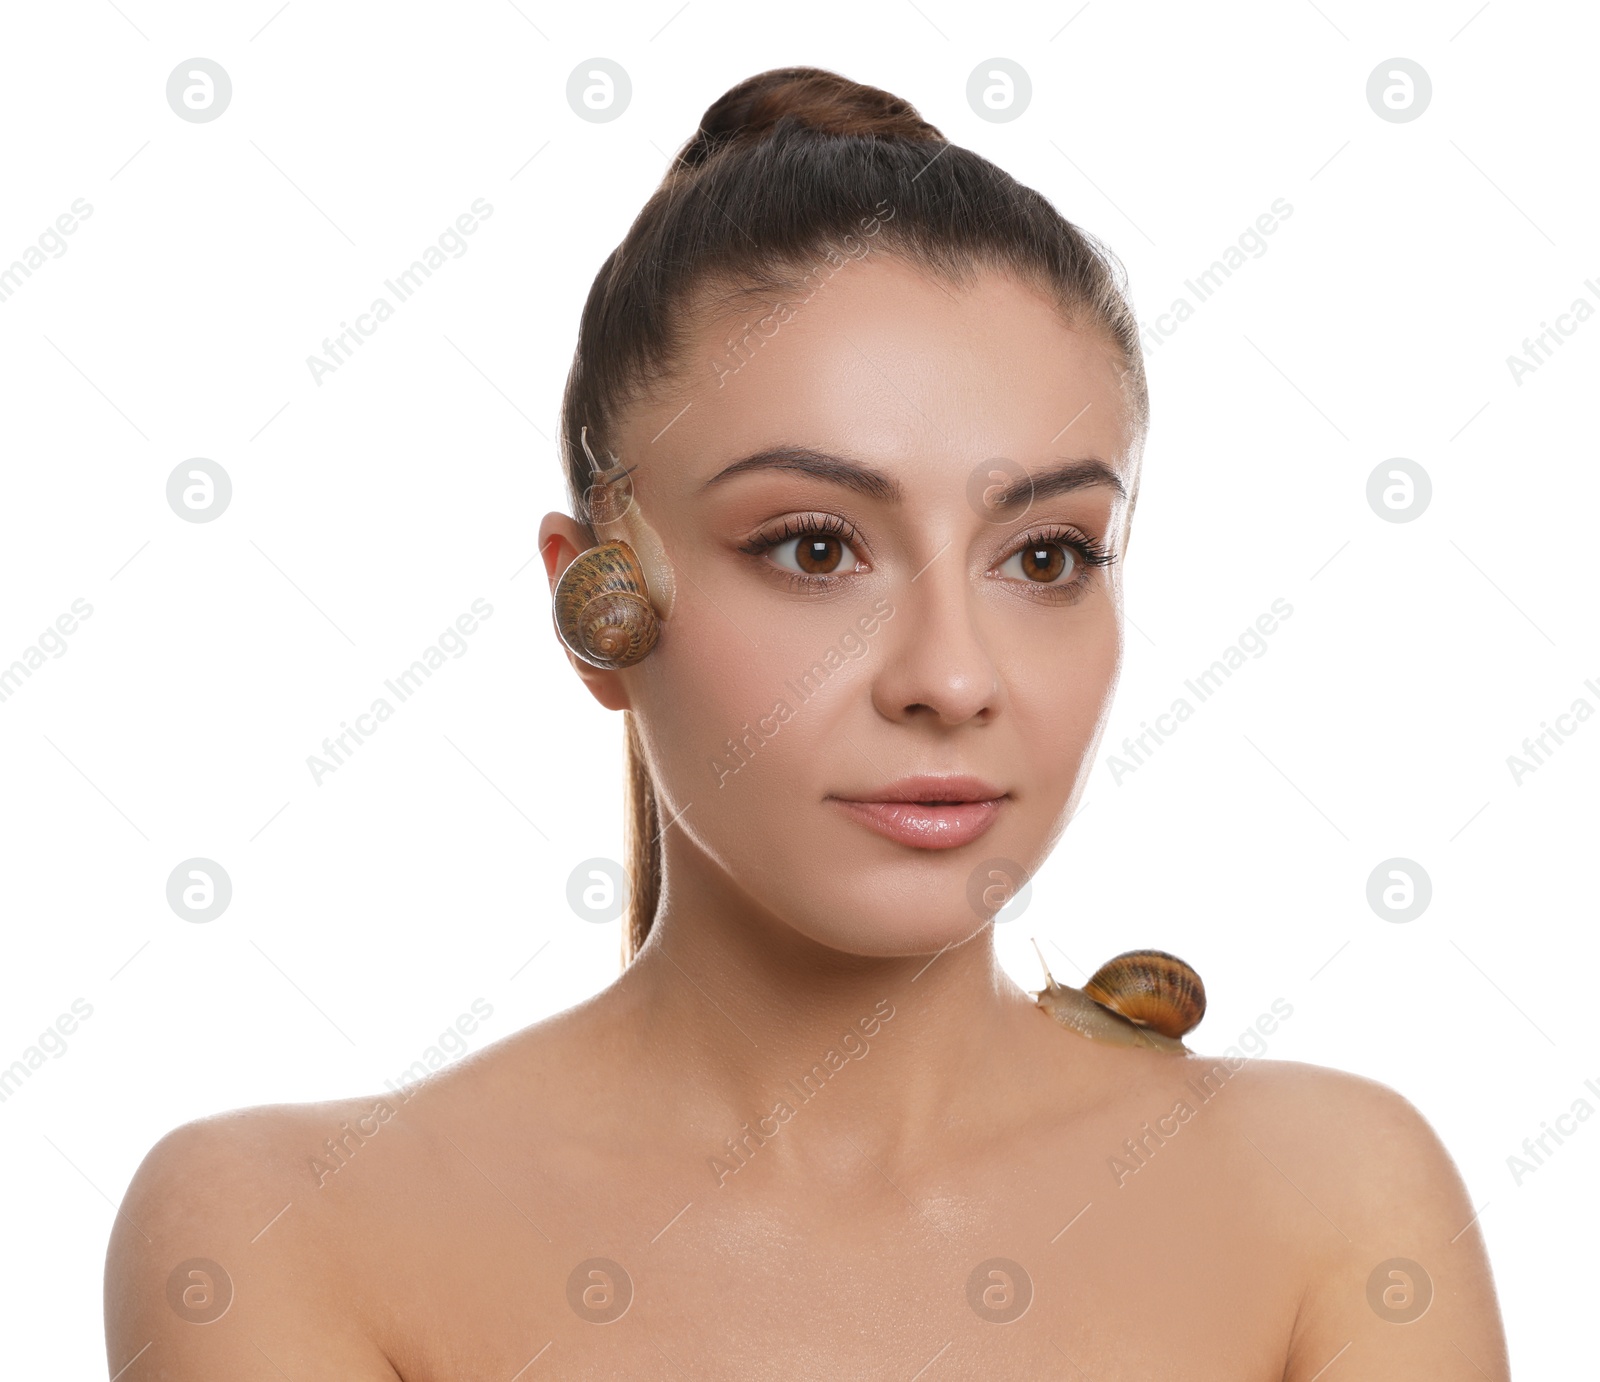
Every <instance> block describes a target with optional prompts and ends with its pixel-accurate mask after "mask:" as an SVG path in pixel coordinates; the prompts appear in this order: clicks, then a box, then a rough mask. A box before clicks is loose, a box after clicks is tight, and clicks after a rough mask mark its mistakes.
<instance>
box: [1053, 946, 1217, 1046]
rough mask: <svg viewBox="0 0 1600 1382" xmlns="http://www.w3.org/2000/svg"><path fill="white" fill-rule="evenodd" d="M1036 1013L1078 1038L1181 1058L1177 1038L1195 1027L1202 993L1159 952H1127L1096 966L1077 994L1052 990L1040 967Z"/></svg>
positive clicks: (1202, 1009)
mask: <svg viewBox="0 0 1600 1382" xmlns="http://www.w3.org/2000/svg"><path fill="white" fill-rule="evenodd" d="M1033 948H1034V949H1035V950H1038V951H1039V963H1040V964H1042V965H1044V977H1045V987H1044V988H1043V989H1042V990H1041V991H1040V992H1039V993H1038V994H1037V995H1036V1001H1037V1003H1038V1005H1039V1007H1040V1008H1041V1009H1043V1010H1044V1011H1045V1012H1046V1013H1048V1014H1049V1015H1050V1016H1051V1017H1052V1018H1054V1019H1055V1021H1057V1022H1059V1023H1060V1024H1061V1025H1062V1026H1063V1027H1068V1028H1071V1030H1073V1031H1074V1032H1077V1033H1078V1034H1079V1035H1080V1036H1086V1037H1090V1038H1093V1039H1095V1040H1099V1041H1109V1042H1112V1043H1113V1044H1115V1045H1118V1046H1146V1047H1150V1048H1152V1049H1154V1050H1157V1051H1174V1052H1176V1051H1182V1052H1187V1051H1188V1049H1189V1048H1188V1047H1187V1046H1185V1045H1184V1044H1183V1042H1182V1041H1181V1040H1179V1038H1180V1037H1182V1036H1183V1035H1184V1034H1185V1033H1186V1032H1190V1031H1193V1030H1194V1028H1196V1027H1198V1026H1199V1025H1200V1019H1201V1018H1202V1017H1204V1016H1205V1013H1206V990H1205V985H1204V984H1202V983H1201V982H1200V976H1199V975H1198V974H1196V973H1195V972H1194V970H1193V969H1192V968H1190V966H1189V965H1187V964H1185V963H1184V962H1183V961H1182V960H1180V959H1179V958H1178V957H1177V956H1176V955H1169V954H1167V952H1166V951H1165V950H1128V951H1125V952H1123V953H1122V954H1121V955H1118V956H1115V957H1114V958H1113V959H1110V960H1107V961H1106V962H1105V964H1103V965H1101V966H1100V968H1099V969H1097V970H1096V971H1095V972H1094V974H1093V975H1091V976H1090V979H1089V982H1088V983H1086V984H1085V985H1084V986H1083V987H1082V988H1081V989H1075V988H1072V987H1070V986H1069V985H1067V984H1058V983H1057V982H1056V980H1055V977H1054V976H1053V975H1052V974H1051V973H1050V966H1049V965H1048V964H1045V958H1044V951H1042V950H1039V942H1038V941H1034V943H1033Z"/></svg>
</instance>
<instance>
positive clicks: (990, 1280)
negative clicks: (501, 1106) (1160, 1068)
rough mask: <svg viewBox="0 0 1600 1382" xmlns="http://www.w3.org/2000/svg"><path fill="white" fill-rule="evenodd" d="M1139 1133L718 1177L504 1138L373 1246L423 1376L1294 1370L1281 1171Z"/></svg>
mask: <svg viewBox="0 0 1600 1382" xmlns="http://www.w3.org/2000/svg"><path fill="white" fill-rule="evenodd" d="M1115 1127H1116V1124H1115V1121H1114V1119H1112V1120H1110V1121H1107V1122H1106V1124H1105V1126H1104V1127H1103V1128H1097V1129H1094V1130H1092V1131H1089V1130H1085V1129H1083V1128H1079V1129H1076V1130H1075V1131H1074V1135H1073V1136H1072V1137H1071V1138H1070V1139H1067V1140H1065V1141H1064V1142H1062V1143H1060V1144H1059V1145H1057V1144H1056V1141H1055V1139H1034V1140H1032V1141H1031V1142H1030V1143H1028V1144H1027V1145H1016V1146H1012V1147H1009V1148H1007V1149H1006V1150H1005V1151H1004V1152H1002V1153H999V1154H996V1155H992V1156H989V1157H987V1158H985V1159H984V1160H983V1161H982V1162H981V1164H977V1165H973V1164H970V1163H969V1162H967V1161H965V1160H961V1159H951V1160H941V1159H932V1160H930V1161H929V1162H928V1163H927V1164H926V1165H925V1166H923V1167H922V1168H920V1169H919V1170H917V1171H915V1172H910V1171H908V1170H906V1169H905V1168H898V1167H897V1168H878V1167H873V1166H871V1165H870V1164H864V1165H863V1166H862V1168H861V1171H860V1174H857V1175H850V1176H842V1177H841V1176H834V1175H830V1176H819V1177H816V1178H814V1179H812V1180H807V1179H806V1178H805V1177H803V1176H796V1175H795V1174H793V1171H792V1168H789V1167H782V1166H779V1165H778V1164H777V1159H776V1158H773V1159H771V1161H769V1163H768V1164H766V1165H763V1164H762V1163H761V1162H760V1160H759V1158H754V1159H752V1160H750V1161H749V1162H748V1163H747V1164H746V1165H745V1166H744V1167H742V1168H741V1170H740V1171H739V1173H738V1175H736V1176H734V1177H731V1178H724V1179H723V1180H722V1181H721V1182H720V1183H719V1182H717V1181H716V1180H714V1179H712V1180H707V1181H706V1182H705V1183H704V1184H700V1185H696V1184H695V1183H694V1182H693V1181H692V1180H685V1179H684V1178H683V1176H682V1174H681V1172H680V1171H679V1169H678V1163H677V1159H676V1158H673V1157H665V1156H664V1157H661V1158H651V1157H649V1156H648V1155H643V1154H640V1155H635V1156H625V1157H618V1156H616V1155H614V1154H607V1153H604V1152H601V1151H600V1150H599V1149H596V1148H591V1149H588V1152H587V1153H586V1154H585V1155H583V1156H578V1155H575V1154H574V1153H575V1152H576V1151H577V1149H576V1148H575V1147H573V1146H566V1147H561V1148H557V1147H554V1146H550V1147H546V1148H543V1149H540V1150H539V1151H538V1152H536V1153H534V1154H532V1155H531V1156H527V1155H522V1154H519V1155H516V1156H513V1155H510V1154H509V1153H504V1154H496V1153H490V1154H487V1155H483V1154H480V1156H479V1157H478V1158H475V1161H476V1163H477V1164H476V1165H475V1166H473V1167H472V1168H471V1173H470V1174H467V1175H463V1176H461V1177H459V1178H453V1179H452V1181H451V1183H450V1184H449V1185H447V1186H436V1187H434V1192H433V1193H432V1194H430V1196H429V1197H428V1198H427V1199H426V1200H421V1201H419V1200H418V1199H416V1198H415V1197H413V1198H412V1199H411V1201H410V1204H411V1208H409V1209H408V1210H407V1211H406V1216H405V1226H404V1230H403V1233H402V1235H401V1237H400V1239H399V1240H398V1241H395V1239H394V1237H393V1235H389V1239H388V1246H387V1250H386V1251H385V1252H384V1253H383V1254H382V1258H383V1260H382V1261H381V1262H378V1261H374V1262H373V1264H372V1267H373V1270H374V1271H375V1272H376V1273H377V1276H376V1278H375V1279H374V1280H373V1284H374V1285H375V1286H376V1285H377V1284H378V1282H379V1281H381V1282H382V1283H383V1285H382V1288H381V1290H382V1296H383V1297H384V1300H385V1304H386V1305H387V1306H389V1307H391V1308H389V1309H388V1310H387V1311H382V1312H380V1313H383V1314H385V1315H386V1318H387V1321H388V1323H387V1324H386V1325H385V1327H384V1330H383V1332H384V1334H385V1336H386V1337H384V1338H382V1339H380V1342H381V1343H382V1344H383V1346H384V1347H385V1349H386V1351H387V1352H388V1353H389V1356H390V1357H391V1358H392V1359H394V1360H395V1362H396V1364H397V1366H398V1367H399V1369H400V1371H401V1374H402V1376H403V1377H404V1378H405V1379H406V1382H446V1379H451V1378H456V1377H460V1376H467V1375H478V1374H482V1375H485V1376H493V1375H503V1376H505V1377H512V1376H517V1375H518V1374H519V1370H522V1369H527V1370H526V1371H525V1372H521V1376H522V1377H523V1378H531V1377H534V1376H538V1375H544V1376H559V1377H574V1378H580V1377H588V1376H593V1377H619V1376H631V1375H639V1376H659V1375H661V1371H662V1368H663V1366H664V1361H663V1360H666V1362H669V1363H670V1364H672V1365H673V1367H675V1368H676V1369H678V1370H681V1371H682V1373H683V1374H684V1375H687V1376H694V1377H706V1378H715V1377H722V1376H726V1377H729V1378H734V1377H737V1378H740V1379H742V1382H749V1379H756V1378H764V1377H774V1378H776V1377H780V1376H781V1377H786V1378H790V1377H795V1376H829V1377H834V1376H837V1377H903V1378H911V1377H917V1376H921V1377H923V1378H927V1379H930V1380H931V1379H933V1378H937V1377H941V1376H942V1377H993V1376H1035V1375H1037V1376H1063V1377H1074V1378H1075V1377H1078V1376H1079V1375H1080V1373H1081V1374H1082V1375H1086V1376H1090V1377H1094V1378H1096V1379H1101V1380H1102V1382H1111V1380H1112V1379H1116V1378H1142V1377H1149V1376H1153V1375H1158V1374H1162V1375H1181V1376H1183V1377H1185V1378H1190V1379H1196V1380H1197V1382H1203V1380H1204V1379H1209V1378H1216V1379H1218V1380H1219V1382H1220V1380H1221V1379H1224V1378H1226V1379H1229V1380H1230V1382H1244V1380H1246V1379H1254V1378H1260V1379H1263V1382H1267V1380H1268V1379H1270V1382H1278V1379H1280V1378H1281V1377H1282V1373H1283V1366H1284V1359H1285V1357H1286V1355H1287V1352H1288V1345H1289V1338H1290V1332H1291V1330H1292V1328H1293V1323H1294V1318H1295V1310H1296V1304H1297V1301H1298V1298H1299V1294H1300V1285H1301V1282H1302V1280H1303V1271H1304V1268H1303V1251H1302V1248H1301V1245H1300V1243H1299V1242H1298V1240H1297V1238H1296V1235H1295V1233H1294V1230H1293V1225H1292V1223H1291V1222H1289V1221H1287V1220H1286V1219H1285V1217H1284V1215H1283V1213H1282V1210H1283V1208H1284V1205H1283V1203H1282V1201H1281V1199H1280V1193H1279V1192H1280V1189H1281V1184H1280V1185H1272V1184H1269V1183H1268V1182H1267V1181H1266V1180H1265V1179H1264V1178H1263V1177H1262V1176H1261V1175H1260V1174H1259V1172H1260V1171H1261V1170H1262V1169H1266V1170H1267V1171H1268V1174H1269V1175H1270V1168H1265V1167H1264V1166H1263V1165H1262V1164H1260V1163H1259V1159H1258V1158H1257V1164H1256V1165H1252V1164H1251V1163H1250V1161H1249V1160H1248V1159H1246V1157H1244V1156H1242V1155H1237V1154H1230V1149H1229V1146H1228V1139H1227V1138H1226V1137H1225V1136H1224V1135H1223V1134H1224V1130H1223V1129H1221V1128H1220V1127H1218V1128H1216V1129H1214V1130H1213V1132H1212V1134H1211V1135H1209V1136H1203V1135H1199V1134H1196V1135H1194V1136H1192V1138H1191V1140H1190V1142H1189V1143H1188V1144H1184V1143H1183V1142H1182V1139H1181V1138H1171V1139H1167V1140H1166V1141H1164V1142H1162V1143H1156V1142H1154V1141H1152V1140H1150V1139H1148V1138H1147V1139H1145V1140H1144V1141H1143V1143H1142V1144H1139V1145H1141V1146H1142V1148H1143V1150H1142V1153H1141V1155H1140V1157H1138V1158H1134V1157H1131V1156H1130V1154H1129V1151H1128V1149H1127V1147H1126V1146H1124V1145H1122V1144H1123V1143H1124V1142H1125V1140H1126V1139H1124V1138H1120V1137H1113V1136H1112V1135H1111V1133H1112V1130H1113V1129H1114V1128H1115ZM1134 1131H1135V1132H1136V1131H1137V1130H1136V1129H1135V1130H1134ZM1234 1140H1235V1141H1237V1142H1238V1145H1237V1146H1236V1147H1235V1148H1233V1152H1234V1153H1239V1152H1243V1153H1249V1154H1250V1156H1252V1157H1253V1156H1254V1153H1251V1152H1250V1148H1249V1147H1248V1144H1246V1143H1243V1142H1242V1141H1238V1139H1234ZM1091 1149H1092V1150H1091ZM1130 1166H1131V1167H1132V1169H1131V1170H1130V1169H1127V1168H1128V1167H1130ZM393 1307H400V1308H393ZM535 1359H537V1360H538V1361H537V1363H535V1362H534V1360H535ZM530 1365H531V1366H530ZM673 1367H669V1368H667V1372H668V1374H669V1375H671V1374H672V1370H673ZM1074 1369H1077V1371H1074Z"/></svg>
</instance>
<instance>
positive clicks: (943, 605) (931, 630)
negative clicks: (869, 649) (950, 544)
mask: <svg viewBox="0 0 1600 1382" xmlns="http://www.w3.org/2000/svg"><path fill="white" fill-rule="evenodd" d="M890 599H892V600H893V601H894V606H895V615H894V618H893V619H892V620H891V621H890V622H889V625H888V628H887V629H886V630H885V631H886V632H889V633H890V635H891V641H890V644H889V646H888V647H887V648H886V650H885V652H886V656H885V657H884V660H883V662H882V663H881V664H880V666H881V670H880V671H879V673H878V675H877V678H876V679H875V681H874V683H873V689H872V698H873V703H874V705H875V706H876V707H877V709H878V712H879V713H880V714H881V715H883V716H884V717H885V718H886V719H890V720H895V721H908V720H915V719H930V720H933V721H936V722H937V723H938V724H940V725H944V726H949V727H952V728H953V727H954V726H957V725H962V724H966V723H967V722H968V721H973V720H976V721H978V722H979V723H986V722H987V721H988V720H990V719H992V718H993V717H994V715H995V713H996V712H997V711H998V710H999V708H1000V699H1001V684H1000V675H999V669H998V667H997V666H996V665H995V662H994V659H993V658H992V657H991V656H990V653H989V648H988V645H987V643H986V642H985V638H984V631H983V629H982V627H981V625H980V622H979V616H980V613H981V607H982V601H981V600H980V599H979V598H978V595H977V593H976V592H975V591H974V590H973V589H972V583H971V577H970V576H969V575H968V573H967V572H966V571H965V570H964V569H963V568H962V564H961V561H960V559H959V558H957V557H956V556H955V554H954V552H953V551H952V550H946V551H945V552H943V553H942V554H941V555H939V556H937V557H935V558H933V559H932V560H931V561H929V562H928V564H927V565H926V566H925V567H923V569H922V570H921V571H919V572H917V573H916V574H915V575H914V576H912V577H911V578H910V579H908V580H907V581H905V582H904V583H902V584H901V585H900V586H899V587H898V588H897V589H895V590H894V591H892V592H891V594H890Z"/></svg>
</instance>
